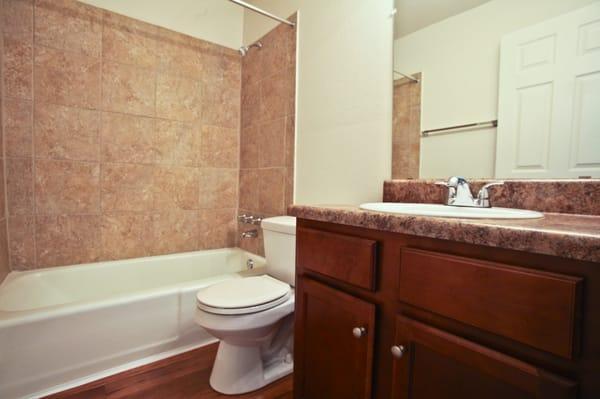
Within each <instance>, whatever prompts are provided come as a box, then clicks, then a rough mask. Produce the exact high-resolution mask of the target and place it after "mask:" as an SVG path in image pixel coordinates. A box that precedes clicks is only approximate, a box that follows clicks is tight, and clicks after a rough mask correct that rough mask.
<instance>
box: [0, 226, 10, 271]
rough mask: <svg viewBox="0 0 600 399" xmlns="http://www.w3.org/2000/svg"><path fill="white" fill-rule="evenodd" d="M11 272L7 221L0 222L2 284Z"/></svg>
mask: <svg viewBox="0 0 600 399" xmlns="http://www.w3.org/2000/svg"><path fill="white" fill-rule="evenodd" d="M9 272H10V264H9V259H8V237H7V232H6V220H0V283H2V280H4V277H6V275H7V274H8V273H9Z"/></svg>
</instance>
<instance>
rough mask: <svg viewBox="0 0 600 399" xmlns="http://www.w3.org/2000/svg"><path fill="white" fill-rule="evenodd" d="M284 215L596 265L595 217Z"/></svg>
mask: <svg viewBox="0 0 600 399" xmlns="http://www.w3.org/2000/svg"><path fill="white" fill-rule="evenodd" d="M288 212H289V214H290V215H293V216H296V217H298V218H302V219H310V220H316V221H321V222H329V223H337V224H344V225H348V226H355V227H363V228H367V229H374V230H382V231H389V232H394V233H401V234H408V235H414V236H421V237H429V238H437V239H442V240H450V241H457V242H464V243H468V244H476V245H485V246H490V247H497V248H505V249H513V250H517V251H525V252H533V253H539V254H545V255H553V256H560V257H563V258H571V259H577V260H585V261H592V262H600V216H591V215H575V214H563V213H545V214H544V218H542V219H523V220H514V219H513V220H498V219H494V220H492V219H454V218H435V217H424V216H407V215H397V214H386V213H380V212H371V211H364V210H361V209H359V208H358V207H357V206H340V205H324V206H302V205H293V206H291V207H290V208H289V210H288Z"/></svg>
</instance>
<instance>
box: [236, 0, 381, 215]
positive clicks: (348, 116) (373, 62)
mask: <svg viewBox="0 0 600 399" xmlns="http://www.w3.org/2000/svg"><path fill="white" fill-rule="evenodd" d="M253 4H255V5H257V6H259V7H261V8H264V9H266V10H269V11H271V12H273V13H275V14H277V15H280V16H283V17H288V16H289V15H291V14H293V13H294V12H295V11H296V10H298V57H297V59H298V68H297V74H298V79H297V91H296V92H297V102H296V104H297V118H296V123H297V128H296V176H295V199H294V200H295V203H298V204H315V203H321V204H324V203H338V204H341V203H345V204H358V203H361V202H365V201H376V200H381V197H382V187H383V181H384V180H385V179H388V178H390V176H391V143H392V133H391V120H392V119H391V118H392V74H391V68H392V46H393V17H392V16H391V11H392V9H393V0H377V1H364V0H327V1H322V0H256V1H253ZM275 25H276V23H273V22H271V21H269V20H268V19H266V18H264V17H262V16H259V15H256V14H254V13H251V12H248V11H247V12H246V14H245V20H244V42H245V43H250V42H252V41H254V40H256V39H258V38H259V37H261V36H262V35H263V34H264V33H266V32H267V31H269V30H270V29H271V28H272V27H273V26H275Z"/></svg>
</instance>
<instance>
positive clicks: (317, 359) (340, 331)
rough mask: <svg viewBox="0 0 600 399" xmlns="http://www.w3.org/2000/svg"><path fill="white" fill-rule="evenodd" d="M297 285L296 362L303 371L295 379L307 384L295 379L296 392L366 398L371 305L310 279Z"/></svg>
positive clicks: (372, 325)
mask: <svg viewBox="0 0 600 399" xmlns="http://www.w3.org/2000/svg"><path fill="white" fill-rule="evenodd" d="M301 285H302V288H301V290H302V296H301V297H299V298H298V297H297V300H298V301H299V302H301V306H302V309H303V311H302V313H300V314H297V316H296V317H297V318H296V320H297V322H298V323H300V324H302V325H304V326H305V328H304V329H303V330H302V332H300V334H301V335H302V338H301V339H300V340H299V346H298V347H296V352H299V353H302V357H300V358H299V359H298V361H297V363H296V364H297V365H298V370H299V371H300V373H301V376H300V377H298V378H297V380H298V381H299V382H300V381H305V382H306V384H302V383H298V384H297V389H298V395H300V397H303V398H317V397H323V398H361V399H366V398H370V397H371V376H372V375H373V368H372V365H373V346H374V342H373V337H374V336H375V305H373V304H371V303H368V302H365V301H362V300H360V299H357V298H355V297H353V296H350V295H348V294H345V293H343V292H341V291H338V290H335V289H332V288H329V287H327V286H326V285H323V284H320V283H317V282H315V281H313V280H310V279H306V280H303V281H302V283H301ZM305 342H306V343H310V345H304V344H303V343H305Z"/></svg>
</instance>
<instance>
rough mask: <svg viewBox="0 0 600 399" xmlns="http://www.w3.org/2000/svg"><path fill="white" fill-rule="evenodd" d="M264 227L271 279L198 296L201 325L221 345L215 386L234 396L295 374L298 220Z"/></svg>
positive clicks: (272, 221)
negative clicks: (294, 346)
mask: <svg viewBox="0 0 600 399" xmlns="http://www.w3.org/2000/svg"><path fill="white" fill-rule="evenodd" d="M261 227H262V229H263V233H264V242H265V257H266V260H267V263H266V271H267V274H266V275H262V276H254V277H244V278H239V279H231V280H227V281H223V282H221V283H217V284H214V285H211V286H209V287H207V288H205V289H203V290H201V291H199V292H198V294H197V295H196V299H197V305H198V306H197V310H196V323H197V324H199V325H200V326H202V327H204V328H205V329H206V330H207V331H208V332H209V333H211V334H212V335H214V336H215V337H217V338H219V339H220V340H221V342H220V344H219V351H218V352H217V358H216V359H215V364H214V366H213V370H212V374H211V376H210V385H211V387H212V388H213V389H215V390H216V391H218V392H221V393H224V394H228V395H235V394H241V393H245V392H250V391H254V390H257V389H259V388H261V387H263V386H265V385H267V384H270V383H271V382H273V381H275V380H277V379H279V378H281V377H284V376H286V375H288V374H290V373H291V372H292V369H293V357H292V355H293V320H294V319H293V316H294V315H293V311H294V290H293V288H292V287H293V286H294V277H295V254H296V218H294V217H291V216H278V217H273V218H268V219H264V220H263V221H262V223H261Z"/></svg>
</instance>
